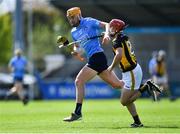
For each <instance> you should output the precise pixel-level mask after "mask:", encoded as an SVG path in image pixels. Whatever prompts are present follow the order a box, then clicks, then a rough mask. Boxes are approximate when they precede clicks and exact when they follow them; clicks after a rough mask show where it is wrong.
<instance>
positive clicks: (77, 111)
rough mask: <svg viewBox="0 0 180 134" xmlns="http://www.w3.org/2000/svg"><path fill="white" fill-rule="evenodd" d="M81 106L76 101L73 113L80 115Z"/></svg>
mask: <svg viewBox="0 0 180 134" xmlns="http://www.w3.org/2000/svg"><path fill="white" fill-rule="evenodd" d="M81 108H82V104H81V103H76V109H75V111H74V112H75V114H77V115H81Z"/></svg>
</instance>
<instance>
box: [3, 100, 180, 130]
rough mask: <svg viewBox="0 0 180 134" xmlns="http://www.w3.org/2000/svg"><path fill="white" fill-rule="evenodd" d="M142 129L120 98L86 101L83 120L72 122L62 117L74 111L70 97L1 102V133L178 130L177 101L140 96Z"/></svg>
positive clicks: (178, 103)
mask: <svg viewBox="0 0 180 134" xmlns="http://www.w3.org/2000/svg"><path fill="white" fill-rule="evenodd" d="M136 105H137V109H138V112H139V115H140V117H141V120H142V122H143V124H144V125H145V126H144V127H143V128H129V125H130V123H132V119H131V116H130V115H129V113H128V111H127V109H126V107H123V106H121V105H120V103H119V100H118V99H115V100H85V101H84V105H83V120H82V121H77V122H73V123H66V122H63V121H62V119H63V118H64V117H66V116H69V114H70V113H71V112H72V111H73V109H74V107H75V105H74V101H73V100H59V101H32V102H30V103H29V105H27V106H23V105H22V104H21V102H19V101H8V102H5V101H0V132H1V133H7V132H9V133H28V132H31V133H180V100H178V101H175V102H170V101H169V100H161V101H160V102H156V103H154V102H152V101H151V100H144V99H139V100H138V101H137V102H136Z"/></svg>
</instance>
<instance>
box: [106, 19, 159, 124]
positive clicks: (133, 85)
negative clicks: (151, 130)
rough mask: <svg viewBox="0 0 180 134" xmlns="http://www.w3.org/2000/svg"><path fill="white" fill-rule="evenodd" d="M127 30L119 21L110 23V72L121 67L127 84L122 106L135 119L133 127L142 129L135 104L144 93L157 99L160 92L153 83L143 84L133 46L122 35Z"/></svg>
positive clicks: (126, 37)
mask: <svg viewBox="0 0 180 134" xmlns="http://www.w3.org/2000/svg"><path fill="white" fill-rule="evenodd" d="M124 28H125V23H124V22H123V21H122V20H119V19H113V20H111V21H110V23H109V29H110V31H109V34H110V36H111V37H112V43H113V51H114V54H115V56H114V59H113V61H112V64H111V65H110V66H109V68H108V70H109V71H112V70H113V68H114V67H115V66H116V65H119V66H120V68H121V70H122V80H123V82H124V83H125V84H124V87H123V89H122V92H121V104H122V105H123V106H126V107H127V109H128V111H129V112H130V114H131V115H132V117H133V119H134V123H133V124H131V127H142V126H143V124H142V123H141V121H140V119H139V116H138V114H137V111H136V107H135V104H134V103H133V102H134V101H135V100H136V99H137V98H139V97H140V96H141V94H142V93H143V92H144V91H149V93H150V94H151V95H152V96H153V97H154V98H156V94H155V91H159V92H160V90H159V87H158V86H157V85H155V84H154V83H153V82H152V81H150V80H149V81H147V82H146V83H145V84H144V85H142V86H140V85H141V82H142V70H141V66H140V65H139V64H138V63H137V60H136V56H135V54H134V51H133V49H132V45H131V43H130V41H129V39H128V36H126V35H124V34H123V33H122V30H123V29H124Z"/></svg>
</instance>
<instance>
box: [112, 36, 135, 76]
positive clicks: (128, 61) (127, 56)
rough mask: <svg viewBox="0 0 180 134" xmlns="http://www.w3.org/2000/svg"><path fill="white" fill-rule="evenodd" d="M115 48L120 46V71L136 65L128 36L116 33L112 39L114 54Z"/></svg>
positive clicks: (129, 69)
mask: <svg viewBox="0 0 180 134" xmlns="http://www.w3.org/2000/svg"><path fill="white" fill-rule="evenodd" d="M117 48H122V58H121V60H120V63H119V65H120V68H121V70H122V72H127V71H131V70H133V69H134V68H135V67H136V66H137V60H136V56H135V53H134V51H133V49H132V45H131V43H130V41H129V39H128V36H126V35H124V34H122V33H118V34H117V36H116V38H115V39H114V40H113V51H114V54H116V49H117Z"/></svg>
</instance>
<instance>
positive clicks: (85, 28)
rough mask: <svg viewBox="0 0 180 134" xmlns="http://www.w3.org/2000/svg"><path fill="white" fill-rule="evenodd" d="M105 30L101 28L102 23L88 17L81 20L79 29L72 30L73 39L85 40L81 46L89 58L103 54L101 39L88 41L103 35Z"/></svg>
mask: <svg viewBox="0 0 180 134" xmlns="http://www.w3.org/2000/svg"><path fill="white" fill-rule="evenodd" d="M102 31H103V29H102V28H101V27H100V21H98V20H96V19H93V18H90V17H87V18H81V20H80V24H79V26H78V27H74V28H73V29H72V30H71V34H72V38H73V40H74V41H77V40H83V41H82V42H81V43H80V44H79V45H80V47H81V48H83V49H84V51H85V54H86V56H87V57H88V58H89V57H91V56H92V55H93V54H95V53H98V52H102V51H103V49H102V47H101V41H100V40H99V38H94V39H91V40H86V39H87V38H90V37H95V36H98V35H100V34H101V32H102Z"/></svg>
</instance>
